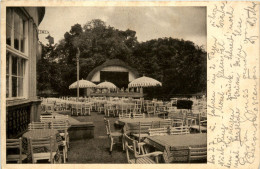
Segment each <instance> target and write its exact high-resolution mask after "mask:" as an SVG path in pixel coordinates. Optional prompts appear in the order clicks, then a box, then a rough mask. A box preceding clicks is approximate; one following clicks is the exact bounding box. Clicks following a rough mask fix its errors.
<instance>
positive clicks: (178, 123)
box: [172, 119, 183, 127]
mask: <svg viewBox="0 0 260 169" xmlns="http://www.w3.org/2000/svg"><path fill="white" fill-rule="evenodd" d="M172 126H173V127H180V126H183V120H182V119H173V120H172Z"/></svg>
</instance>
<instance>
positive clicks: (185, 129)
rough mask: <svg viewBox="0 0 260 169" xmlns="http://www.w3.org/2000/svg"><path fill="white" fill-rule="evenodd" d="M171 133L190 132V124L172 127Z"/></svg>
mask: <svg viewBox="0 0 260 169" xmlns="http://www.w3.org/2000/svg"><path fill="white" fill-rule="evenodd" d="M170 134H171V135H182V134H190V128H189V127H188V126H180V127H171V128H170Z"/></svg>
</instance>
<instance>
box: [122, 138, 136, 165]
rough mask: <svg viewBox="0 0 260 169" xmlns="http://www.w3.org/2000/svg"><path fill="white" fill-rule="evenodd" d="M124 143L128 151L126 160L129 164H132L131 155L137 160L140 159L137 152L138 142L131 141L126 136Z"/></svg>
mask: <svg viewBox="0 0 260 169" xmlns="http://www.w3.org/2000/svg"><path fill="white" fill-rule="evenodd" d="M123 137H124V141H125V150H126V158H127V162H128V163H131V162H130V160H131V158H130V153H131V154H133V155H134V157H135V159H136V158H137V157H138V153H137V151H136V148H137V141H136V140H133V139H131V138H130V137H129V136H128V135H126V134H124V136H123Z"/></svg>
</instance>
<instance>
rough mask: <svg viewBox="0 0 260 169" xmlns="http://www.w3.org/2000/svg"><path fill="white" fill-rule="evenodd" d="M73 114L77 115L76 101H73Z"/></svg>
mask: <svg viewBox="0 0 260 169" xmlns="http://www.w3.org/2000/svg"><path fill="white" fill-rule="evenodd" d="M71 115H72V116H73V115H77V105H76V103H71Z"/></svg>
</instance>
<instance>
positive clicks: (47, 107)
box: [41, 103, 54, 111]
mask: <svg viewBox="0 0 260 169" xmlns="http://www.w3.org/2000/svg"><path fill="white" fill-rule="evenodd" d="M41 104H42V106H43V107H44V110H45V111H54V103H41ZM49 108H50V109H49Z"/></svg>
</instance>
